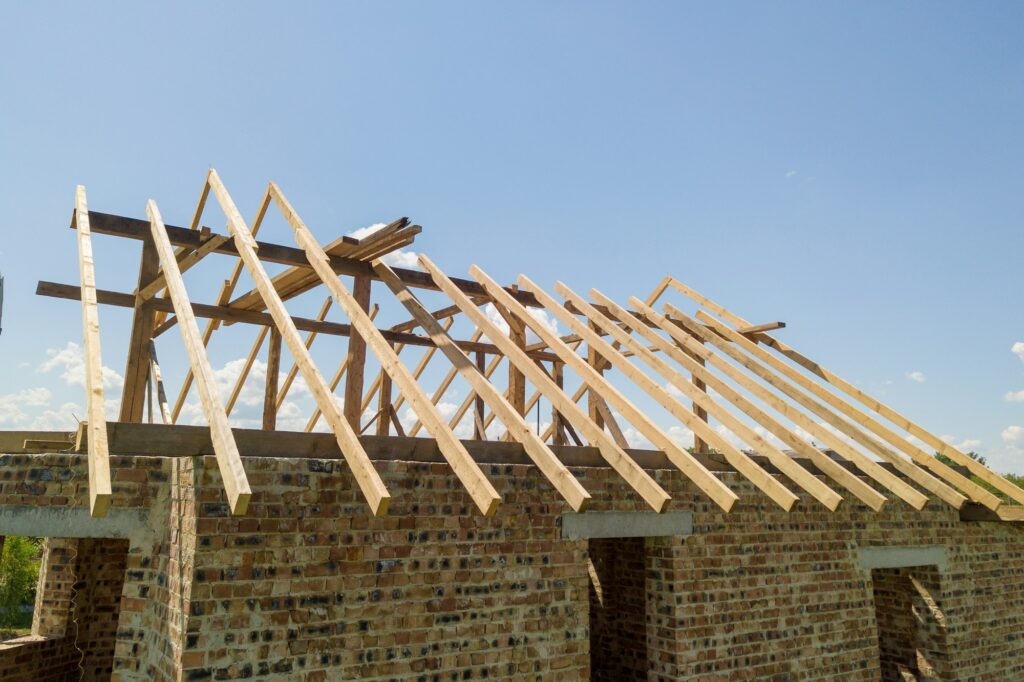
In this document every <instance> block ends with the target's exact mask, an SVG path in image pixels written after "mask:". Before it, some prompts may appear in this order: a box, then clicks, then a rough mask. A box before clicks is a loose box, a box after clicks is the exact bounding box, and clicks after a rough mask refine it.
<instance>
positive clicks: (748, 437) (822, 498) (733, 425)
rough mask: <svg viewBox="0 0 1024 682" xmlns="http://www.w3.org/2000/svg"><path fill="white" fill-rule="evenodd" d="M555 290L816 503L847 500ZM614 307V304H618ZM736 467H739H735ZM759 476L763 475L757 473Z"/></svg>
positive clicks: (607, 322) (563, 290) (571, 295)
mask: <svg viewBox="0 0 1024 682" xmlns="http://www.w3.org/2000/svg"><path fill="white" fill-rule="evenodd" d="M555 289H556V291H558V293H559V294H561V295H562V296H563V297H565V298H566V299H567V300H570V301H572V302H573V304H574V305H575V306H576V307H577V308H579V309H580V310H582V311H583V312H584V314H586V315H587V317H588V318H589V319H590V321H591V322H592V323H594V324H595V325H597V326H598V327H600V328H601V329H603V330H604V331H606V332H608V333H609V334H610V335H611V336H612V337H613V338H614V339H615V340H616V341H618V342H619V343H620V344H622V346H623V347H625V348H629V349H630V350H632V351H633V352H634V353H636V354H637V356H638V357H639V358H640V359H641V360H642V361H643V362H644V363H646V364H647V365H648V366H649V367H651V368H652V369H653V370H654V371H655V372H657V374H658V375H659V377H660V378H661V379H662V380H667V381H668V382H669V383H670V384H671V385H672V386H675V387H676V388H677V389H679V390H680V391H681V392H682V393H684V394H685V395H687V396H688V397H689V398H690V399H691V400H693V401H694V403H695V404H697V405H699V406H700V407H701V408H702V409H703V410H705V411H706V412H707V413H708V414H709V415H711V416H712V417H714V418H715V419H717V420H718V421H719V422H721V423H722V424H723V425H724V426H725V427H726V428H727V429H729V430H730V431H731V432H732V433H733V434H735V435H736V436H737V437H739V438H740V439H742V440H744V441H745V442H747V443H748V444H749V445H751V446H752V447H753V448H755V449H756V450H757V452H759V453H760V454H762V455H765V456H766V457H767V458H768V461H770V462H771V463H772V464H773V465H774V466H775V468H776V469H778V470H779V471H781V472H782V473H783V474H785V475H786V476H787V477H789V479H790V480H791V481H793V482H794V483H796V484H797V485H798V486H800V487H801V488H803V489H804V490H806V491H807V492H808V493H810V495H811V496H812V497H814V498H815V499H816V500H818V501H819V502H821V503H822V504H823V505H825V506H826V507H828V509H829V510H830V511H835V509H836V508H837V507H838V506H839V504H840V503H841V502H842V499H843V498H842V497H840V496H839V495H838V494H836V492H835V491H834V490H832V489H831V488H829V487H828V486H826V485H825V484H823V483H822V482H821V481H819V480H818V479H817V478H815V477H814V476H813V475H811V473H810V472H809V471H807V469H804V468H803V467H802V466H800V465H799V464H797V463H796V462H794V461H793V459H792V458H790V457H789V456H788V455H786V454H785V453H783V452H782V451H781V450H779V449H778V448H776V447H775V446H774V445H772V444H771V443H770V442H768V440H767V439H766V438H764V437H763V436H761V434H759V433H757V432H756V431H754V430H753V429H752V428H750V427H749V426H747V425H746V424H744V423H743V422H742V421H740V420H739V419H737V418H736V417H735V416H733V414H732V413H731V412H730V411H729V410H728V409H726V408H724V407H723V406H721V405H720V404H719V403H718V402H717V401H715V400H714V399H713V398H711V396H709V395H708V394H707V393H704V392H702V391H699V390H698V389H696V388H694V386H693V384H691V383H690V381H689V380H688V379H686V378H685V377H684V376H683V375H682V374H681V373H679V372H677V371H676V370H675V369H673V368H672V367H671V366H670V365H669V364H668V363H667V362H665V361H664V360H662V359H661V358H660V357H658V356H657V355H655V354H654V353H652V352H650V351H648V350H647V349H646V348H645V347H644V345H643V344H642V343H640V342H639V341H637V340H636V339H634V338H633V337H631V336H630V335H629V334H627V333H626V332H624V331H623V330H622V329H620V328H619V327H617V326H616V324H615V322H613V321H612V320H611V319H609V318H607V317H605V316H604V315H602V314H601V313H599V312H598V311H597V310H596V309H593V308H592V307H591V306H590V304H589V303H587V302H586V301H585V300H583V298H582V297H581V296H579V295H577V294H576V293H575V292H573V291H572V290H570V289H569V288H568V287H566V286H564V285H560V286H556V287H555ZM591 295H592V296H594V295H598V296H600V292H597V291H596V290H592V291H591ZM600 298H601V299H602V302H605V301H607V302H608V303H612V302H611V301H610V300H608V299H606V298H604V297H600ZM612 305H614V303H613V304H612ZM618 313H619V315H620V319H621V318H622V317H625V318H626V319H622V320H621V321H622V322H625V323H626V324H627V325H630V326H632V325H633V324H635V325H636V327H635V329H637V330H639V329H643V330H644V331H647V325H646V324H644V323H643V322H640V321H639V320H637V319H636V318H632V317H631V316H629V315H628V314H627V313H626V312H625V311H623V310H621V309H620V310H619V311H618ZM631 323H632V324H631ZM653 336H654V337H655V338H659V337H657V335H653ZM677 402H678V401H677ZM680 408H682V409H685V406H682V405H680ZM677 409H679V408H677ZM700 421H703V420H700ZM723 454H726V453H723ZM730 463H732V462H730ZM732 464H734V463H732ZM743 464H745V463H743ZM734 466H736V465H735V464H734ZM736 468H737V469H738V470H740V471H744V470H743V469H742V468H740V466H737V467H736ZM744 473H745V472H744ZM755 475H759V474H757V472H755Z"/></svg>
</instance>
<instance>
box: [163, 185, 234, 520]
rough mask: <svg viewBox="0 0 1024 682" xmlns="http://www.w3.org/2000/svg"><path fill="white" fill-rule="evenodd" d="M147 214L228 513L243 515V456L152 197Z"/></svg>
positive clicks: (172, 251)
mask: <svg viewBox="0 0 1024 682" xmlns="http://www.w3.org/2000/svg"><path fill="white" fill-rule="evenodd" d="M146 213H147V214H148V215H149V218H150V221H151V225H152V233H153V243H154V245H155V247H156V252H157V256H158V257H159V259H160V266H161V267H162V268H163V270H164V273H165V276H166V278H167V292H168V294H169V295H170V298H171V303H172V304H173V305H174V312H175V314H176V315H177V316H178V320H179V324H178V328H179V329H180V330H181V338H182V341H183V342H184V344H185V351H186V352H187V354H188V359H189V365H190V366H191V367H192V373H193V375H194V376H195V381H196V388H197V390H198V391H199V398H200V401H201V402H202V405H203V412H204V413H205V415H206V420H207V422H209V424H210V439H211V440H212V441H213V451H214V454H215V455H216V457H217V466H218V468H219V470H220V475H221V479H222V480H223V483H224V491H225V492H226V493H227V497H228V506H229V507H230V508H231V513H233V514H244V513H245V511H246V509H247V508H248V507H249V498H250V497H251V496H252V491H251V490H250V489H249V481H248V479H247V478H246V475H245V469H244V468H243V467H242V458H241V457H240V456H239V454H238V446H237V445H236V444H235V439H234V436H233V435H232V433H231V426H230V425H228V416H227V413H226V412H225V411H224V407H223V406H222V405H221V404H220V398H219V397H218V396H217V385H216V380H215V379H214V376H213V368H212V367H210V360H209V358H208V357H207V355H206V349H205V347H204V346H203V343H202V339H201V337H200V335H199V326H198V325H197V324H196V318H195V316H194V315H193V314H192V307H191V306H190V305H189V300H188V293H187V292H186V290H185V283H184V281H183V280H182V279H181V273H180V272H179V271H178V263H177V260H176V259H175V255H174V249H173V248H172V246H171V242H170V241H169V240H168V239H167V235H166V233H165V231H164V223H163V218H162V217H161V216H160V209H159V208H157V205H156V202H155V201H153V200H152V199H151V200H150V201H149V203H148V204H147V206H146Z"/></svg>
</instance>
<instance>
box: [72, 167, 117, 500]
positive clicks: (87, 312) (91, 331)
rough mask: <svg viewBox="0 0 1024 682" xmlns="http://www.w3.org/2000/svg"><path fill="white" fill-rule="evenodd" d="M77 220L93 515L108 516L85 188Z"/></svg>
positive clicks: (79, 198) (100, 365)
mask: <svg viewBox="0 0 1024 682" xmlns="http://www.w3.org/2000/svg"><path fill="white" fill-rule="evenodd" d="M75 220H76V222H77V225H78V230H77V234H78V272H79V277H80V279H81V282H82V287H81V292H82V336H83V339H84V353H83V355H84V359H85V362H84V364H85V402H86V414H87V415H88V416H87V419H88V422H89V425H88V428H89V431H90V436H91V438H90V439H89V514H90V515H92V516H94V517H101V516H106V515H107V509H109V507H110V501H111V497H112V495H113V493H112V492H111V486H110V449H109V447H108V443H107V417H106V411H105V403H104V398H103V355H102V353H101V352H100V315H99V306H98V304H97V302H96V270H95V263H94V262H93V257H92V232H91V231H90V229H89V207H88V202H87V199H86V195H85V187H84V186H82V185H78V187H76V188H75Z"/></svg>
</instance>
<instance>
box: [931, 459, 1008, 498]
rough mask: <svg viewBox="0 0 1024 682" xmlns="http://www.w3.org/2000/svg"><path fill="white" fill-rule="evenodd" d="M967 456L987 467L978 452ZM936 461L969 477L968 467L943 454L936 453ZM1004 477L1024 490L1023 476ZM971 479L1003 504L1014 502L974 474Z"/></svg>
mask: <svg viewBox="0 0 1024 682" xmlns="http://www.w3.org/2000/svg"><path fill="white" fill-rule="evenodd" d="M965 454H966V455H967V456H968V457H970V458H971V459H973V460H975V461H976V462H977V463H978V464H981V465H982V466H984V465H985V458H984V457H983V456H981V455H979V454H978V453H977V452H974V451H971V452H968V453H965ZM935 459H937V460H939V461H940V462H942V463H943V464H945V465H946V466H949V467H953V468H954V469H956V470H957V471H959V472H960V473H962V474H963V475H965V476H968V475H969V472H968V471H967V467H964V466H961V465H959V464H957V463H956V462H954V461H953V460H951V459H950V458H949V457H946V456H945V455H943V454H940V453H938V452H936V453H935ZM1002 477H1003V478H1005V479H1006V480H1007V481H1009V482H1010V483H1012V484H1014V485H1015V486H1017V487H1018V488H1024V476H1021V475H1018V474H1002ZM969 478H970V479H971V481H972V482H973V483H977V484H978V485H979V486H981V487H982V488H984V489H985V490H987V491H989V492H990V493H992V494H993V495H995V496H996V497H998V498H999V499H1000V500H1002V501H1003V502H1012V500H1011V499H1010V496H1009V495H1007V494H1006V493H1004V492H1002V491H1001V490H997V489H996V488H995V486H993V485H991V484H989V483H986V482H985V481H983V480H981V479H980V478H978V477H977V476H974V475H973V474H970V475H969Z"/></svg>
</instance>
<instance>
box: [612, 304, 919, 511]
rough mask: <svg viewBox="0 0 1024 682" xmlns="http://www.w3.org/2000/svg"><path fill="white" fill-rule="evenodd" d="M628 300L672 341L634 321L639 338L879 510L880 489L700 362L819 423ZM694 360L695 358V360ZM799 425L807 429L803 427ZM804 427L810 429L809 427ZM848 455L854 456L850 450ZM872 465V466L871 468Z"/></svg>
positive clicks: (806, 423)
mask: <svg viewBox="0 0 1024 682" xmlns="http://www.w3.org/2000/svg"><path fill="white" fill-rule="evenodd" d="M594 295H595V297H597V298H599V299H600V300H602V301H605V302H606V303H611V301H610V300H609V299H607V297H604V296H601V295H600V294H599V292H594ZM629 302H630V304H631V305H632V306H634V307H635V308H636V309H637V310H638V311H639V313H640V314H641V315H643V316H644V317H645V318H646V319H647V320H651V321H653V322H655V324H657V325H658V327H659V328H660V329H662V330H663V331H665V332H667V333H668V334H669V336H670V337H671V338H672V339H673V341H675V343H676V344H677V345H676V346H672V345H671V344H670V343H668V342H667V341H665V340H664V339H662V338H661V337H659V336H658V335H657V334H655V333H654V332H653V331H651V330H650V329H646V328H644V330H643V331H639V330H640V329H641V328H640V327H634V329H637V330H638V332H639V333H640V334H641V335H642V336H644V337H645V338H648V339H650V340H654V339H657V341H656V343H657V344H658V345H659V346H660V347H661V350H662V351H663V352H664V353H665V354H666V355H667V356H668V357H671V358H672V359H673V360H675V361H676V362H678V363H679V364H681V365H682V366H683V367H684V368H686V369H687V370H688V371H689V372H691V374H692V375H693V376H695V377H700V378H701V379H703V380H704V382H705V383H706V384H707V385H709V386H711V388H712V389H713V390H714V391H715V392H716V393H718V394H719V395H721V396H722V397H723V398H724V399H726V400H728V401H729V402H731V403H732V404H733V405H736V406H737V407H738V408H739V409H740V410H741V411H742V412H743V413H744V414H746V415H748V416H749V417H751V418H752V419H754V420H755V421H756V422H757V423H759V424H761V425H762V426H764V427H765V428H766V429H768V431H770V432H771V433H773V434H775V435H776V436H777V437H778V438H779V439H780V440H782V441H783V442H784V443H786V444H787V445H788V446H789V447H791V448H793V450H794V451H795V452H796V453H797V454H799V455H803V456H804V457H806V458H807V459H808V461H810V462H811V463H813V464H814V466H816V467H817V468H818V469H819V470H821V471H822V472H823V473H825V474H826V475H828V476H830V477H831V478H832V479H833V480H835V481H836V482H838V483H839V484H840V485H842V486H844V487H845V488H846V489H847V490H849V491H850V492H851V493H853V494H854V495H855V496H856V497H857V498H858V499H860V500H861V501H862V502H864V504H866V505H868V506H869V507H871V508H872V509H873V510H875V511H880V510H881V509H882V508H883V507H884V506H885V503H886V498H885V496H884V495H881V494H880V493H878V492H877V491H876V490H875V489H874V488H872V487H871V486H869V485H868V484H866V483H865V482H864V481H862V480H861V479H859V478H858V477H857V476H855V475H853V474H852V473H850V471H848V470H847V469H846V468H845V467H843V466H841V465H840V464H839V463H838V462H836V461H834V460H833V459H832V458H831V457H829V456H828V455H827V454H825V453H823V452H821V451H820V450H818V449H817V448H815V447H813V446H812V445H811V444H810V443H808V442H807V441H805V440H803V439H802V438H800V436H798V435H796V433H794V432H793V431H791V430H789V429H787V428H786V427H785V426H783V425H782V424H781V423H779V422H778V421H777V420H776V419H774V418H773V417H771V416H770V415H768V414H767V413H765V412H764V411H763V410H761V409H760V408H758V407H757V406H756V405H754V404H753V403H752V402H750V401H749V400H747V399H746V398H745V397H744V396H742V395H740V394H739V393H737V392H736V391H735V390H733V389H732V388H731V387H730V386H729V385H728V384H726V383H725V382H723V381H721V380H720V379H718V378H717V377H716V376H715V375H714V374H712V373H711V372H709V371H708V370H706V369H705V364H704V362H705V358H708V359H710V361H711V362H712V363H713V365H714V366H715V368H716V369H718V370H719V371H721V372H722V373H723V374H724V375H725V376H727V377H728V378H729V379H731V380H732V381H734V382H735V383H737V384H738V385H739V386H741V387H743V388H745V389H747V390H748V391H750V392H751V393H752V394H753V395H754V396H755V397H756V398H758V399H759V400H761V401H762V402H764V403H765V404H766V405H768V406H770V407H772V408H773V409H775V410H776V411H779V412H780V414H783V416H786V417H794V419H796V420H799V421H798V422H797V425H798V426H800V427H801V428H805V427H810V429H814V431H815V432H818V431H819V430H820V431H823V429H820V427H818V426H817V424H815V423H814V422H813V421H812V420H810V419H806V418H804V419H800V417H801V416H802V414H801V413H799V412H795V411H793V410H792V408H789V406H787V405H786V404H785V403H784V402H783V401H781V400H779V399H778V398H776V397H775V396H774V395H773V394H772V393H771V392H769V391H768V390H766V389H764V388H762V387H761V386H760V385H759V384H757V383H755V382H753V381H751V380H750V379H749V378H748V377H747V376H746V375H744V374H742V373H741V372H739V371H737V370H736V369H735V368H733V366H732V365H730V364H728V363H727V362H725V361H723V360H721V359H720V358H718V357H717V356H715V355H714V354H713V353H712V352H711V351H710V350H707V349H706V348H705V347H704V346H703V345H702V344H701V343H700V342H699V341H697V340H695V339H693V338H692V337H691V336H690V335H689V334H687V333H685V332H684V331H683V330H682V329H681V328H679V327H677V326H675V325H674V324H672V323H671V322H669V320H668V319H667V318H665V317H663V316H661V315H659V314H658V313H657V312H655V311H654V309H652V308H650V307H649V306H647V304H645V303H644V302H643V301H641V300H640V299H638V298H633V297H631V298H630V299H629ZM608 307H609V309H611V310H613V311H614V312H615V313H616V315H618V313H619V311H620V310H621V311H622V312H623V317H620V318H619V319H620V320H622V321H623V322H626V323H627V324H628V323H629V322H628V320H630V319H631V314H628V313H626V311H625V310H622V309H620V308H617V307H614V308H613V306H611V305H609V306H608ZM698 349H699V351H700V353H699V354H698V353H697V352H696V351H697V350H698ZM698 360H700V362H699V363H698ZM794 412H795V414H794ZM805 430H807V429H806V428H805ZM808 432H809V433H810V431H808ZM812 435H813V434H812ZM835 440H836V441H837V444H838V445H839V446H840V449H841V450H843V451H846V450H848V449H849V448H848V447H847V446H846V445H845V444H844V443H843V442H842V441H840V440H839V439H835ZM854 457H856V452H855V451H854ZM861 457H862V458H863V461H862V463H866V464H867V465H868V466H865V469H866V471H865V473H869V475H870V473H876V474H877V473H878V472H880V473H881V476H880V480H879V482H880V483H882V484H883V485H885V484H886V483H891V482H892V481H893V480H896V482H897V483H898V482H899V480H898V479H895V478H894V477H893V476H892V475H891V474H889V473H888V472H887V471H885V470H884V469H882V468H881V467H879V466H878V465H877V464H874V463H873V462H871V460H868V459H867V458H866V457H863V456H862V455H861ZM871 465H873V466H871ZM875 470H877V472H876V471H875ZM908 489H909V488H908ZM918 497H920V495H918ZM915 499H916V498H915Z"/></svg>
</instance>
